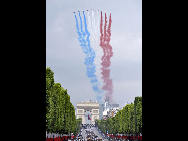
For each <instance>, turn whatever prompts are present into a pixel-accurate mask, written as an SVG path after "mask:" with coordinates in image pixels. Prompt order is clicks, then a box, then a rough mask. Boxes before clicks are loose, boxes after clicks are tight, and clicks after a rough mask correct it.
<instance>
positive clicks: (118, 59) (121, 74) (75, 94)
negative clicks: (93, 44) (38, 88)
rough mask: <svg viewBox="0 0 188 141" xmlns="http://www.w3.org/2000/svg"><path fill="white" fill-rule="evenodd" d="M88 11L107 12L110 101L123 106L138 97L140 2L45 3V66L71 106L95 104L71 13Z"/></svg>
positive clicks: (85, 0)
mask: <svg viewBox="0 0 188 141" xmlns="http://www.w3.org/2000/svg"><path fill="white" fill-rule="evenodd" d="M91 9H94V10H100V11H103V13H104V12H105V11H106V13H107V17H109V14H110V13H111V16H112V17H111V18H112V25H111V40H110V45H111V46H112V51H113V57H112V58H111V66H110V69H111V71H110V78H111V79H112V83H113V98H114V101H115V102H116V103H118V104H119V105H120V107H124V106H125V103H126V102H128V103H130V102H134V98H135V97H136V96H141V95H142V0H47V1H46V67H50V68H51V70H52V71H53V72H54V79H55V82H56V83H61V85H62V87H63V88H64V89H67V91H68V94H69V95H70V101H71V102H72V104H73V105H74V107H76V104H77V102H79V101H89V100H92V101H96V93H95V92H94V91H93V89H92V87H91V83H90V82H89V81H90V80H89V78H88V77H87V76H86V65H85V64H84V62H85V57H86V56H85V54H84V53H83V52H82V48H81V47H80V43H79V41H78V34H77V29H76V20H75V16H74V14H73V12H76V15H77V17H78V12H77V11H86V10H91ZM107 20H108V19H107Z"/></svg>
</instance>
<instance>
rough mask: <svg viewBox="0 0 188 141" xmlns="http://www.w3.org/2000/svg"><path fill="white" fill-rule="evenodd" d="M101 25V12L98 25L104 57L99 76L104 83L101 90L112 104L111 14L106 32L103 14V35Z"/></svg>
mask: <svg viewBox="0 0 188 141" xmlns="http://www.w3.org/2000/svg"><path fill="white" fill-rule="evenodd" d="M102 23H103V18H102V12H101V23H100V33H101V37H100V46H101V47H102V49H103V52H104V55H103V56H102V58H101V59H102V63H101V65H102V68H101V70H102V72H101V74H102V75H103V77H102V79H103V82H104V86H103V87H102V89H103V90H105V91H107V96H108V97H109V101H110V103H113V102H114V100H113V96H112V93H113V84H112V79H110V78H109V77H110V69H109V67H110V63H111V62H110V58H111V57H112V56H113V52H112V47H111V45H110V36H111V23H112V20H111V14H110V17H109V24H108V29H107V31H106V25H107V17H106V13H105V25H104V34H103V29H102Z"/></svg>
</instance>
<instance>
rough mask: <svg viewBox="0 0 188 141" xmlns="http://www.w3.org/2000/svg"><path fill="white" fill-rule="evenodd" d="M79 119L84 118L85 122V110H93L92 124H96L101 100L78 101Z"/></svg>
mask: <svg viewBox="0 0 188 141" xmlns="http://www.w3.org/2000/svg"><path fill="white" fill-rule="evenodd" d="M76 107H77V119H78V118H82V124H86V122H85V112H86V111H90V112H91V117H90V118H91V124H95V119H99V102H97V101H96V102H93V101H91V100H90V101H81V102H77V106H76Z"/></svg>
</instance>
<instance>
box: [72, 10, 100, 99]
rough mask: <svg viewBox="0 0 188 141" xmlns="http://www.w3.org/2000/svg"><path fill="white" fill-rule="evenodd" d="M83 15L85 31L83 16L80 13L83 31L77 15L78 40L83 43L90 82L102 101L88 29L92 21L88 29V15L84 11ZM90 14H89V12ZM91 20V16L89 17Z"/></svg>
mask: <svg viewBox="0 0 188 141" xmlns="http://www.w3.org/2000/svg"><path fill="white" fill-rule="evenodd" d="M83 15H84V24H85V32H84V31H83V28H82V18H81V16H80V13H79V17H80V29H81V32H80V30H79V26H78V20H77V17H76V15H75V19H76V27H77V33H78V40H79V42H80V43H81V44H80V46H81V47H82V50H83V52H84V53H85V54H86V58H85V62H84V64H85V65H86V66H87V72H86V75H87V76H88V77H89V78H90V83H91V84H92V88H93V90H94V91H95V92H96V93H97V101H98V102H101V99H102V97H101V93H102V91H101V90H100V89H99V88H98V85H99V84H98V80H97V76H96V75H95V74H94V73H95V72H96V69H95V68H96V66H95V64H94V58H95V56H96V55H95V52H94V50H93V49H92V48H91V47H90V39H89V37H90V32H89V31H88V29H91V26H90V25H91V24H90V22H89V23H88V26H89V27H88V29H87V23H86V17H85V14H84V11H83ZM88 16H89V14H88ZM88 20H89V17H88Z"/></svg>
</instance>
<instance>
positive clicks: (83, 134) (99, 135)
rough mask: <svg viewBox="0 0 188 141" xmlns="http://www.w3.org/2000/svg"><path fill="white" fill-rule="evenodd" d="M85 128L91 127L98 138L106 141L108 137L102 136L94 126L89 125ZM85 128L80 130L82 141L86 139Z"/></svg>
mask: <svg viewBox="0 0 188 141" xmlns="http://www.w3.org/2000/svg"><path fill="white" fill-rule="evenodd" d="M87 129H91V130H92V131H93V132H94V134H95V135H97V136H98V138H99V139H100V138H101V139H102V140H103V141H108V139H105V138H103V136H102V134H101V133H99V131H98V129H97V128H96V127H91V128H89V127H88V128H87ZM85 130H86V129H83V130H82V132H81V133H82V137H83V141H87V134H86V131H85Z"/></svg>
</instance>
